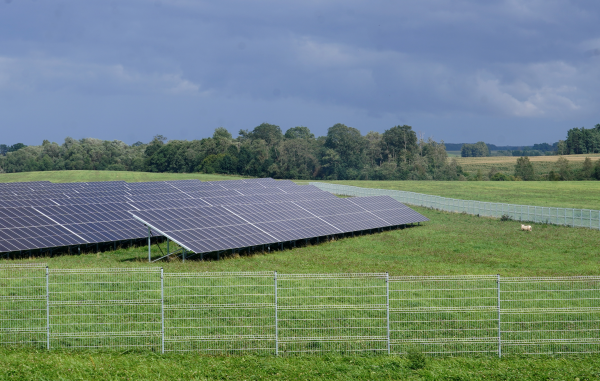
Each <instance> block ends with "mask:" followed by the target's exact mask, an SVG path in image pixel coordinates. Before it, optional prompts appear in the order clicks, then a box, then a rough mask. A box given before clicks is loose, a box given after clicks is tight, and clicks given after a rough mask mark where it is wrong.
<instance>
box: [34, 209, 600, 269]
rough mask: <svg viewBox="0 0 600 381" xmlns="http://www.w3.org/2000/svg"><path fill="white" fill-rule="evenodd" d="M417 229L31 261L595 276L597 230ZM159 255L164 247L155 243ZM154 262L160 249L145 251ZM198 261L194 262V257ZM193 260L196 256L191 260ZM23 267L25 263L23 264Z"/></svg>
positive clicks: (454, 217)
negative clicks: (195, 252) (237, 249)
mask: <svg viewBox="0 0 600 381" xmlns="http://www.w3.org/2000/svg"><path fill="white" fill-rule="evenodd" d="M414 209H415V210H416V211H418V212H420V213H422V214H423V215H425V216H426V217H428V218H429V219H430V220H431V221H429V222H426V223H424V224H423V225H422V226H416V227H412V228H407V229H403V230H394V231H386V232H383V233H378V234H373V235H366V236H363V237H358V236H357V237H354V238H352V237H348V238H345V239H341V240H337V241H331V242H325V243H321V244H320V245H314V246H311V245H308V246H306V247H298V248H295V249H293V250H290V249H286V250H284V251H274V252H271V253H270V254H262V253H256V254H253V255H250V254H248V255H246V254H245V253H242V255H241V256H238V255H236V256H235V257H227V258H226V260H221V261H216V260H207V261H200V260H198V259H190V260H188V261H186V263H181V262H180V261H178V260H173V261H170V262H160V263H156V264H152V265H149V264H148V263H147V247H146V246H141V247H137V248H124V249H120V250H117V251H107V252H104V253H89V254H82V255H71V256H69V255H61V256H54V257H52V258H49V257H48V258H35V259H34V260H35V261H45V262H47V263H48V264H49V265H50V267H52V268H90V267H102V268H106V267H121V266H125V267H132V266H133V267H138V266H162V267H164V268H165V271H173V272H180V271H181V272H183V271H278V272H281V273H331V272H334V273H335V272H386V271H387V272H389V273H390V275H451V274H461V275H468V274H501V275H502V276H564V275H597V274H598V263H599V262H600V251H598V250H597V243H598V240H600V231H598V230H590V229H583V228H569V227H562V226H553V225H544V224H532V226H533V231H532V232H531V233H529V232H522V231H520V222H517V221H500V220H498V219H491V218H480V217H475V216H471V215H466V214H456V213H445V212H439V211H435V210H430V209H425V208H418V207H415V208H414ZM161 247H162V249H163V250H165V245H164V244H161ZM152 251H153V255H154V256H156V257H158V255H159V254H160V253H159V250H158V248H157V247H156V246H153V248H152ZM197 257H198V256H197ZM197 257H196V258H197ZM22 261H24V262H27V261H28V260H22Z"/></svg>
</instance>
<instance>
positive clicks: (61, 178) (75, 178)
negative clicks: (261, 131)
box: [0, 171, 241, 183]
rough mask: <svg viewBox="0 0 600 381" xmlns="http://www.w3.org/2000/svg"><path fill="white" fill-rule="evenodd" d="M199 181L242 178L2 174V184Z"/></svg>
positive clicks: (108, 173)
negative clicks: (26, 182) (22, 182)
mask: <svg viewBox="0 0 600 381" xmlns="http://www.w3.org/2000/svg"><path fill="white" fill-rule="evenodd" d="M185 179H198V180H202V181H217V180H235V179H241V177H240V176H227V175H206V174H203V173H149V172H124V171H48V172H20V173H2V174H0V183H9V182H19V181H51V182H53V183H71V182H85V181H117V180H123V181H128V182H139V181H165V180H185Z"/></svg>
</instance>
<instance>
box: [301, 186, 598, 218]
mask: <svg viewBox="0 0 600 381" xmlns="http://www.w3.org/2000/svg"><path fill="white" fill-rule="evenodd" d="M310 184H311V185H314V186H316V187H318V188H320V189H322V190H324V191H327V192H331V193H334V194H337V195H342V196H354V197H366V196H390V197H392V198H394V199H395V200H397V201H399V202H402V203H404V204H409V205H416V206H423V207H425V208H432V209H438V210H443V211H446V212H455V213H467V214H473V215H479V216H483V217H495V218H500V217H502V216H508V217H509V218H510V219H512V220H515V221H524V222H525V221H529V222H535V223H546V224H554V225H564V226H571V227H582V228H589V229H600V210H590V209H573V208H555V207H547V206H533V205H515V204H504V203H496V202H483V201H473V200H459V199H454V198H447V197H441V196H432V195H427V194H422V193H415V192H406V191H400V190H392V189H373V188H360V187H355V186H351V185H341V184H329V183H316V182H311V183H310Z"/></svg>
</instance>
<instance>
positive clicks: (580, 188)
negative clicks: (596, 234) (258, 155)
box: [301, 181, 600, 210]
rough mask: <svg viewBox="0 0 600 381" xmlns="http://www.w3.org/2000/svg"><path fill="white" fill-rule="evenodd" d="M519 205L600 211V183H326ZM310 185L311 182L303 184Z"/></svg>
mask: <svg viewBox="0 0 600 381" xmlns="http://www.w3.org/2000/svg"><path fill="white" fill-rule="evenodd" d="M327 182H329V183H334V184H344V185H353V186H357V187H363V188H379V189H397V190H403V191H409V192H417V193H424V194H429V195H436V196H443V197H450V198H456V199H461V200H476V201H488V202H502V203H509V204H519V205H536V206H553V207H560V208H580V209H594V210H598V209H600V181H327ZM301 183H308V182H301Z"/></svg>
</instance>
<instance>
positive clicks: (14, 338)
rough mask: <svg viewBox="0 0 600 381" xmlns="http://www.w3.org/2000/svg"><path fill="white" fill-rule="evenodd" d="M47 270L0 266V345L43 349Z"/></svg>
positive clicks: (35, 267)
mask: <svg viewBox="0 0 600 381" xmlns="http://www.w3.org/2000/svg"><path fill="white" fill-rule="evenodd" d="M47 270H48V269H47V267H46V265H45V264H32V265H28V264H22V265H21V264H17V265H12V264H3V265H0V345H25V346H32V347H35V348H46V347H47V337H48V333H47V308H46V306H47V303H46V297H47V288H46V280H47Z"/></svg>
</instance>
